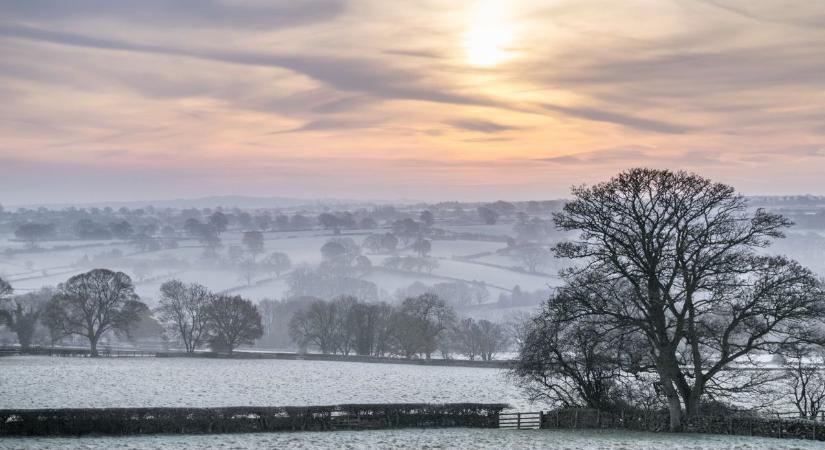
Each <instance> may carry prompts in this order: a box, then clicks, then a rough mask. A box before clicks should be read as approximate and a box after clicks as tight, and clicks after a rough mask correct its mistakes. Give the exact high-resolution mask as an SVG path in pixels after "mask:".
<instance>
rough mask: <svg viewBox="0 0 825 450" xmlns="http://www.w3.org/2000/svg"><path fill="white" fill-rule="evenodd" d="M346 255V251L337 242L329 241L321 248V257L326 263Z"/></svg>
mask: <svg viewBox="0 0 825 450" xmlns="http://www.w3.org/2000/svg"><path fill="white" fill-rule="evenodd" d="M346 253H347V249H346V248H345V247H344V246H343V245H342V244H341V243H339V242H335V241H329V242H327V243H325V244H324V245H323V246H321V256H322V257H323V258H324V260H326V261H334V260H339V259H342V258H344V257H345V255H346Z"/></svg>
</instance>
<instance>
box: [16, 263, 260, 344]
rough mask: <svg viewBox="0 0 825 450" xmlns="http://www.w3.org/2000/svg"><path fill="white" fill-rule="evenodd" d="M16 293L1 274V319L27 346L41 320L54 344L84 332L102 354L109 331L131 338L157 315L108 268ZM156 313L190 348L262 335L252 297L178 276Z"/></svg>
mask: <svg viewBox="0 0 825 450" xmlns="http://www.w3.org/2000/svg"><path fill="white" fill-rule="evenodd" d="M12 292H13V289H12V287H11V286H10V285H9V284H8V283H7V282H6V281H4V280H2V279H0V324H4V325H6V326H7V327H9V328H10V329H11V330H12V331H13V332H15V333H16V334H17V337H18V341H19V343H20V346H21V347H22V348H23V349H24V350H25V349H27V348H28V347H29V346H30V345H31V344H32V337H33V336H34V334H35V332H36V330H37V326H38V324H42V325H43V326H44V327H45V328H46V329H47V330H48V333H49V340H50V341H51V342H52V343H54V342H56V341H58V340H60V339H62V338H64V337H69V336H77V337H81V338H84V339H86V340H88V342H89V349H90V353H91V355H92V356H97V355H98V354H99V352H98V344H99V342H100V341H101V338H103V337H104V336H107V335H111V334H114V335H115V336H116V337H121V338H124V339H128V338H129V337H130V336H131V334H132V333H133V332H134V331H136V330H137V329H138V327H140V326H141V325H142V324H143V323H145V322H152V321H154V320H155V319H153V317H152V315H153V312H152V311H150V310H149V308H148V306H147V305H146V304H145V303H143V302H141V301H140V299H139V297H138V295H137V294H136V293H135V288H134V284H133V283H132V280H131V278H130V277H129V276H128V275H126V274H125V273H123V272H115V271H111V270H108V269H94V270H91V271H89V272H86V273H81V274H79V275H75V276H73V277H71V278H69V279H68V280H67V281H66V282H64V283H61V284H60V285H58V286H57V289H42V290H40V291H37V292H34V293H30V294H25V295H18V296H12V295H11V294H12ZM155 312H156V313H157V315H158V318H159V319H160V321H161V323H162V324H163V325H165V326H166V327H167V328H168V329H170V330H172V331H173V333H175V335H176V336H177V337H179V338H180V339H181V342H182V343H183V345H184V346H185V347H186V349H187V350H189V351H194V349H195V348H198V347H199V346H201V345H205V344H208V345H209V346H210V347H211V348H212V349H214V350H216V351H226V352H232V350H233V349H235V348H236V347H238V346H240V345H244V344H253V343H254V342H255V339H257V338H259V337H261V335H262V334H263V330H262V325H261V316H260V314H259V313H258V309H257V308H256V307H255V305H254V304H253V303H252V302H251V301H249V300H245V299H243V298H241V297H240V296H232V295H220V294H215V293H212V292H209V291H207V290H206V289H205V288H203V287H202V286H199V285H188V286H187V285H184V284H183V283H181V282H180V281H177V280H174V281H169V282H166V283H164V284H163V285H162V286H161V302H160V307H159V308H158V309H157V311H155ZM155 323H156V322H155ZM158 334H160V333H158Z"/></svg>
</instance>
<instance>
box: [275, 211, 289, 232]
mask: <svg viewBox="0 0 825 450" xmlns="http://www.w3.org/2000/svg"><path fill="white" fill-rule="evenodd" d="M275 227H276V228H278V231H286V230H288V229H289V216H286V215H283V214H279V215H277V216H275Z"/></svg>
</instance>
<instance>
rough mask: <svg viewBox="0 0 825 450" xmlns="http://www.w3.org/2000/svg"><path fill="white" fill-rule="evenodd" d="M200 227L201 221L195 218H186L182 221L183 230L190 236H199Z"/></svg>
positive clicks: (201, 225)
mask: <svg viewBox="0 0 825 450" xmlns="http://www.w3.org/2000/svg"><path fill="white" fill-rule="evenodd" d="M202 228H203V223H201V221H200V220H198V219H195V218H189V219H186V222H184V223H183V231H184V232H185V233H186V234H188V235H189V236H192V237H199V236H200V234H201V230H202Z"/></svg>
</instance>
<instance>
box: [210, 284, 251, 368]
mask: <svg viewBox="0 0 825 450" xmlns="http://www.w3.org/2000/svg"><path fill="white" fill-rule="evenodd" d="M206 315H207V317H208V318H209V332H210V343H211V345H212V348H213V349H216V350H226V351H227V352H229V353H230V354H231V353H232V352H233V351H234V350H235V348H237V347H238V346H240V345H244V344H249V345H251V344H254V343H255V339H258V338H259V337H261V336H263V326H262V325H261V315H260V313H258V309H257V308H256V307H255V305H253V304H252V302H251V301H249V300H245V299H243V298H241V296H239V295H217V296H214V297H212V299H211V300H210V301H209V303H208V304H207V306H206Z"/></svg>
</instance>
